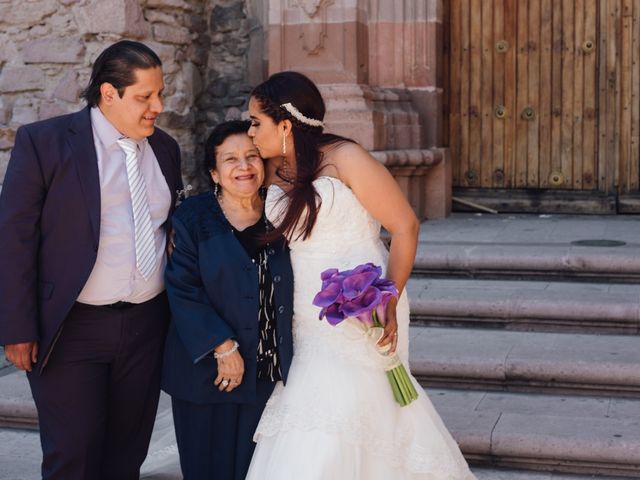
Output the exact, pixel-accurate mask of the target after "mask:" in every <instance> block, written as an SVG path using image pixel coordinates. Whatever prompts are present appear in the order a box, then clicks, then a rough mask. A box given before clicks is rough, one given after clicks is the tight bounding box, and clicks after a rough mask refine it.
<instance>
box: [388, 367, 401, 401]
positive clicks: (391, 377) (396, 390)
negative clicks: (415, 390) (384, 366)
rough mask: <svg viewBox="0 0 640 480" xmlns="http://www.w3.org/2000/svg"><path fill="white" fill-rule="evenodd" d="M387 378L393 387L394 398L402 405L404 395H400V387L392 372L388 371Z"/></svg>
mask: <svg viewBox="0 0 640 480" xmlns="http://www.w3.org/2000/svg"><path fill="white" fill-rule="evenodd" d="M387 378H388V379H389V384H390V385H391V391H392V392H393V398H395V400H396V402H398V403H399V404H400V405H402V394H401V393H400V388H399V387H398V383H397V382H396V379H395V377H394V375H393V372H392V371H391V370H389V371H387Z"/></svg>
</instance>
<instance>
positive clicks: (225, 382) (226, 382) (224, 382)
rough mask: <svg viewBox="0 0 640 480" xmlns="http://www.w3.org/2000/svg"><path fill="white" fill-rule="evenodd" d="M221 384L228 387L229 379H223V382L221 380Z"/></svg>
mask: <svg viewBox="0 0 640 480" xmlns="http://www.w3.org/2000/svg"><path fill="white" fill-rule="evenodd" d="M220 385H222V386H223V387H226V386H228V385H229V380H227V379H226V378H225V379H224V380H222V382H220Z"/></svg>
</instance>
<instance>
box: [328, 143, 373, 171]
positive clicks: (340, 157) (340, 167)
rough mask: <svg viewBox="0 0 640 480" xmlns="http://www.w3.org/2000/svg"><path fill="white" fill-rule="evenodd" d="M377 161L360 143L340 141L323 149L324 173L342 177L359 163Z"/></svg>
mask: <svg viewBox="0 0 640 480" xmlns="http://www.w3.org/2000/svg"><path fill="white" fill-rule="evenodd" d="M371 161H374V162H375V161H376V160H375V159H374V158H373V157H372V156H371V155H370V154H369V152H367V151H366V150H365V149H364V148H363V147H362V146H361V145H360V144H359V143H355V142H340V143H337V144H334V145H328V146H326V147H323V149H322V161H321V167H320V168H321V171H320V173H321V174H322V175H330V176H333V177H338V178H342V176H343V174H344V173H346V172H347V171H349V170H352V169H353V168H354V167H356V166H357V165H362V164H363V163H364V164H366V163H369V162H371Z"/></svg>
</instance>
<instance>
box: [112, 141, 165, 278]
mask: <svg viewBox="0 0 640 480" xmlns="http://www.w3.org/2000/svg"><path fill="white" fill-rule="evenodd" d="M118 145H120V148H122V150H123V151H124V154H125V157H126V166H127V177H128V179H129V191H130V192H131V207H132V209H133V227H134V233H135V242H136V267H138V271H139V272H140V274H141V275H142V277H143V278H144V279H145V280H148V279H149V277H150V276H151V274H152V273H153V272H154V270H155V268H156V249H155V242H154V239H153V228H152V226H151V214H150V213H149V204H148V202H147V188H146V186H145V183H144V178H143V177H142V173H141V172H140V166H139V165H138V144H137V143H136V141H135V140H132V139H130V138H121V139H119V140H118Z"/></svg>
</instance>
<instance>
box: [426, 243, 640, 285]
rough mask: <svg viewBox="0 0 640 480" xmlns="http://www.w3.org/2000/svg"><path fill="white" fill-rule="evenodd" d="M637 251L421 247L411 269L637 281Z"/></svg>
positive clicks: (466, 245)
mask: <svg viewBox="0 0 640 480" xmlns="http://www.w3.org/2000/svg"><path fill="white" fill-rule="evenodd" d="M639 253H640V249H639V248H636V247H616V248H611V247H609V248H604V247H576V246H571V245H567V244H558V245H532V244H520V245H505V244H502V245H501V244H499V243H494V244H490V245H489V244H469V243H459V244H455V243H447V244H446V245H443V244H438V243H428V244H421V245H420V247H419V248H418V254H417V256H416V261H415V264H414V271H415V272H416V273H418V274H425V275H426V274H431V275H433V274H438V273H444V274H447V275H458V276H465V277H483V276H484V277H488V278H496V277H501V276H519V277H524V278H527V277H539V276H543V277H582V278H597V279H598V280H599V281H603V280H605V279H607V278H609V279H614V280H618V281H622V280H627V281H638V280H640V255H639Z"/></svg>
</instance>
